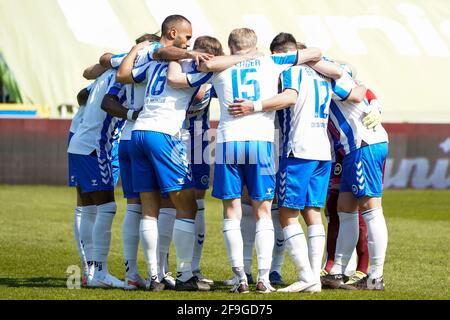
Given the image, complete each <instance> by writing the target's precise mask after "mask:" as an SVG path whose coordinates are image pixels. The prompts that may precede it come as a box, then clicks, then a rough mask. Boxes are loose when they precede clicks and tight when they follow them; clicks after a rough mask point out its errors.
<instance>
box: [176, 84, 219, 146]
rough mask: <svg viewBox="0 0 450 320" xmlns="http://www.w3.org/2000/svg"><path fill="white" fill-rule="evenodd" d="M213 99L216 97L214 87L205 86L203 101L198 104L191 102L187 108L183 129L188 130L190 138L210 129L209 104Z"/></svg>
mask: <svg viewBox="0 0 450 320" xmlns="http://www.w3.org/2000/svg"><path fill="white" fill-rule="evenodd" d="M214 97H216V92H215V91H214V87H213V86H212V85H210V84H206V90H205V94H204V96H203V99H202V100H200V101H198V102H193V103H192V104H191V105H190V106H189V109H188V111H187V114H186V120H185V122H184V126H183V128H184V129H185V130H189V133H190V135H191V137H193V136H195V135H202V134H203V133H204V132H205V131H207V130H208V129H209V128H210V123H209V106H210V104H211V99H212V98H214Z"/></svg>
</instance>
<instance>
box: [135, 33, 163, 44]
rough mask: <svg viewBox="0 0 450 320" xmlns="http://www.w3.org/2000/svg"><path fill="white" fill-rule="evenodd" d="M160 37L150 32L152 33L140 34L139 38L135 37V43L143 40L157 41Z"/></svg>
mask: <svg viewBox="0 0 450 320" xmlns="http://www.w3.org/2000/svg"><path fill="white" fill-rule="evenodd" d="M160 39H161V37H160V36H157V35H156V34H152V33H145V34H143V35H142V36H140V37H139V38H137V39H136V40H135V41H136V44H138V43H141V42H144V41H150V42H158V41H159V40H160Z"/></svg>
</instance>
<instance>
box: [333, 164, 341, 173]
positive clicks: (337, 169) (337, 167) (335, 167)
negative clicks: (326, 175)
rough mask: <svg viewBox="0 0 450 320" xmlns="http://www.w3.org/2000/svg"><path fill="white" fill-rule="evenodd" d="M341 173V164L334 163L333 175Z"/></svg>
mask: <svg viewBox="0 0 450 320" xmlns="http://www.w3.org/2000/svg"><path fill="white" fill-rule="evenodd" d="M341 173H342V164H340V163H336V165H335V166H334V175H335V176H339V175H340V174H341Z"/></svg>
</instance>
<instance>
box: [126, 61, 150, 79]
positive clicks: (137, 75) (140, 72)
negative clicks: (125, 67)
mask: <svg viewBox="0 0 450 320" xmlns="http://www.w3.org/2000/svg"><path fill="white" fill-rule="evenodd" d="M149 67H150V62H148V63H145V64H142V65H138V66H135V67H134V68H133V70H131V76H132V77H133V80H134V82H136V83H142V82H144V81H145V80H146V79H147V70H148V68H149Z"/></svg>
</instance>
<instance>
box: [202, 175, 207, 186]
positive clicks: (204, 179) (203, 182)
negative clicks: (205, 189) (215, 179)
mask: <svg viewBox="0 0 450 320" xmlns="http://www.w3.org/2000/svg"><path fill="white" fill-rule="evenodd" d="M200 182H201V184H202V185H204V186H206V185H208V184H209V176H208V175H207V174H205V175H203V176H202V177H201V179H200Z"/></svg>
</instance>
